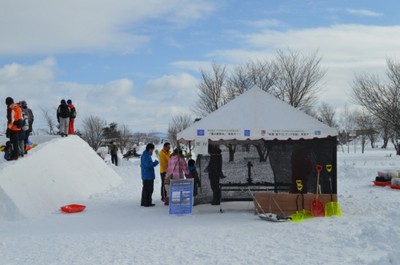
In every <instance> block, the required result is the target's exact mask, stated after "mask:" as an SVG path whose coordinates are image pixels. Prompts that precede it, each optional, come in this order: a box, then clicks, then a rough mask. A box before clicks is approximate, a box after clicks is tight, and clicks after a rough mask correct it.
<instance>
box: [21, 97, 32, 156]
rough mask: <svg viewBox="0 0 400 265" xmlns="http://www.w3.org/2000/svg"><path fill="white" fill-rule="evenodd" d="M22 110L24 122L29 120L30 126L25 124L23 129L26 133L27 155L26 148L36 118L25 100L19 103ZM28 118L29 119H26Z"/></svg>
mask: <svg viewBox="0 0 400 265" xmlns="http://www.w3.org/2000/svg"><path fill="white" fill-rule="evenodd" d="M19 104H20V106H21V109H22V116H23V117H24V120H25V121H26V120H28V124H25V125H24V127H23V128H22V129H23V130H24V131H25V138H24V145H25V152H24V153H25V154H26V153H27V150H26V147H27V146H28V143H29V135H30V134H31V133H32V130H33V129H32V125H33V121H34V119H35V117H34V116H33V112H32V110H31V109H30V108H28V103H26V101H25V100H22V101H20V102H19ZM26 117H27V118H26Z"/></svg>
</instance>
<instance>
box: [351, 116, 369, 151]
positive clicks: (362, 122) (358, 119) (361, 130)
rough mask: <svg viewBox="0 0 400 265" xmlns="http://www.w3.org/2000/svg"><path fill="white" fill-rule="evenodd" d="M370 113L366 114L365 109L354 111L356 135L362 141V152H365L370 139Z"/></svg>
mask: <svg viewBox="0 0 400 265" xmlns="http://www.w3.org/2000/svg"><path fill="white" fill-rule="evenodd" d="M369 119H370V115H368V114H366V113H365V111H356V112H355V113H354V122H355V124H356V126H357V130H356V135H357V137H358V138H360V140H361V141H360V142H361V153H363V154H364V150H365V145H366V144H367V141H368V134H369V132H368V130H369V129H370V128H369V126H370V121H369Z"/></svg>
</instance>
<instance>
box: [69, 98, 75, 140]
mask: <svg viewBox="0 0 400 265" xmlns="http://www.w3.org/2000/svg"><path fill="white" fill-rule="evenodd" d="M67 104H68V107H69V109H70V110H71V116H70V117H69V125H68V134H74V133H75V127H74V124H75V118H76V109H75V106H74V104H72V100H70V99H68V100H67Z"/></svg>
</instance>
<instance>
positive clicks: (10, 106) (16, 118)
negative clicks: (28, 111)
mask: <svg viewBox="0 0 400 265" xmlns="http://www.w3.org/2000/svg"><path fill="white" fill-rule="evenodd" d="M6 105H7V133H6V135H7V137H8V138H9V139H10V142H11V145H12V148H13V150H12V153H11V156H10V159H9V160H17V159H18V155H19V148H18V140H19V139H18V138H19V132H20V131H21V128H22V126H23V120H22V111H21V108H20V106H19V105H18V104H15V103H14V99H13V98H12V97H7V98H6Z"/></svg>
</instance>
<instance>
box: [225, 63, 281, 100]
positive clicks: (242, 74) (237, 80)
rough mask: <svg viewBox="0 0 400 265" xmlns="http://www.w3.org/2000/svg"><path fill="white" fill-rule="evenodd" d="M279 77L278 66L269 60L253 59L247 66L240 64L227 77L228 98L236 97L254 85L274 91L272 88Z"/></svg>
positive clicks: (267, 90)
mask: <svg viewBox="0 0 400 265" xmlns="http://www.w3.org/2000/svg"><path fill="white" fill-rule="evenodd" d="M277 78H278V68H277V67H276V66H275V64H273V63H271V62H269V61H267V60H265V61H251V62H248V63H247V64H246V65H245V66H238V67H236V68H235V70H234V71H233V73H232V74H231V75H230V76H229V77H228V78H227V82H226V83H227V85H226V87H227V88H226V100H227V101H230V100H232V99H234V98H235V97H237V96H238V95H240V94H242V93H244V92H245V91H247V90H249V89H250V88H252V87H253V86H258V87H259V88H261V89H262V90H264V91H266V92H273V91H272V88H273V86H274V84H275V81H276V79H277Z"/></svg>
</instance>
